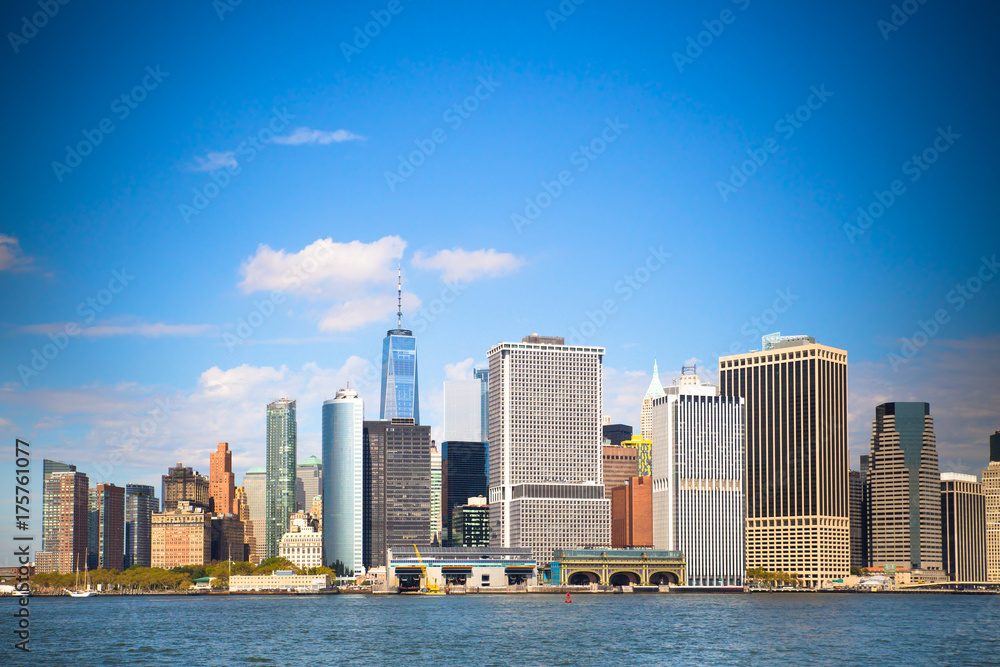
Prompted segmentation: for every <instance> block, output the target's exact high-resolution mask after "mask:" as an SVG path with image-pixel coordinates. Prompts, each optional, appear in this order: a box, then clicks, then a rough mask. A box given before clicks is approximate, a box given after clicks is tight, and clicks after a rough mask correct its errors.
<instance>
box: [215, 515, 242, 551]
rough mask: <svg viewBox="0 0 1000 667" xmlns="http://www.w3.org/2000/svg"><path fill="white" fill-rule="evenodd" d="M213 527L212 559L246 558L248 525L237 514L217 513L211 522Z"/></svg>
mask: <svg viewBox="0 0 1000 667" xmlns="http://www.w3.org/2000/svg"><path fill="white" fill-rule="evenodd" d="M209 525H210V527H211V535H212V537H211V551H212V560H215V561H227V560H233V561H243V560H246V547H245V546H244V538H245V536H246V526H244V525H243V522H242V521H240V519H239V517H238V516H236V515H235V514H215V515H213V516H212V517H211V520H210V522H209Z"/></svg>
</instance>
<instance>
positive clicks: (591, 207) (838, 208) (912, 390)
mask: <svg viewBox="0 0 1000 667" xmlns="http://www.w3.org/2000/svg"><path fill="white" fill-rule="evenodd" d="M404 4H405V3H404ZM724 4H725V5H729V4H730V3H729V2H728V1H727V2H726V3H724ZM732 4H733V5H734V6H733V7H730V9H731V11H732V12H733V13H732V16H733V17H734V18H735V22H734V23H733V24H731V25H730V24H727V25H726V26H725V30H724V32H723V33H721V34H720V35H718V36H717V37H713V36H712V35H710V34H705V37H711V39H710V40H709V41H711V44H710V45H709V46H707V47H705V46H697V41H696V40H697V39H698V38H699V36H700V35H702V34H704V33H703V30H704V29H705V25H706V23H708V24H711V25H716V24H715V23H713V21H717V20H718V11H719V8H718V7H708V6H705V5H697V4H694V5H689V6H684V7H674V8H666V7H662V6H657V5H650V4H648V3H641V4H636V5H631V6H630V10H629V11H626V12H619V11H617V10H615V9H614V8H612V7H609V6H590V5H588V6H586V7H583V6H580V7H578V9H577V11H575V12H574V13H573V15H572V16H571V17H563V18H566V20H565V21H557V22H556V23H553V22H552V21H551V20H550V19H549V18H547V17H546V13H545V10H544V9H543V8H541V7H539V6H537V5H535V4H531V3H523V2H514V3H509V4H508V5H507V6H506V7H505V8H503V9H501V8H498V7H478V8H474V9H465V10H461V11H455V12H449V11H434V10H431V9H417V8H416V7H415V6H414V7H409V6H408V7H407V9H405V10H404V11H403V13H402V14H400V15H399V16H395V17H394V18H393V22H392V24H391V25H388V26H386V27H385V28H384V30H382V31H381V34H380V35H379V36H378V37H377V38H375V39H372V40H371V44H370V45H368V46H366V47H365V48H364V49H361V50H360V51H359V52H358V53H353V52H349V53H348V54H345V52H344V50H343V48H341V47H340V44H341V42H344V43H347V44H350V43H351V40H352V36H353V35H354V31H355V28H356V27H359V26H364V25H365V24H366V23H367V22H368V21H370V20H372V18H371V14H370V11H371V8H363V7H359V6H348V7H344V8H342V9H335V8H330V7H316V8H312V10H314V12H315V13H314V14H313V15H312V16H313V20H310V21H305V22H303V21H301V20H300V17H295V16H292V14H293V13H291V12H284V13H282V12H273V13H272V12H268V11H266V10H265V9H264V8H262V7H258V6H251V5H249V4H247V3H243V4H242V5H241V6H239V7H238V8H234V11H233V12H231V13H227V14H225V15H224V16H217V15H216V13H215V12H214V11H212V9H211V8H210V7H207V6H206V7H204V8H202V9H203V10H204V11H201V12H200V13H199V11H197V10H192V9H190V8H183V7H179V6H178V7H169V8H165V9H162V10H157V13H156V14H155V20H154V21H153V23H154V24H155V26H156V27H157V30H155V31H150V30H146V27H147V26H149V25H150V12H152V11H154V10H150V9H149V8H146V7H131V8H128V9H127V10H122V11H113V10H111V9H108V8H103V7H98V8H93V9H90V10H88V11H86V12H84V11H82V10H80V12H79V15H78V16H75V17H73V18H71V19H68V18H67V17H69V16H71V14H72V13H73V12H70V10H67V11H68V12H69V13H66V14H61V15H60V16H58V17H55V18H53V19H52V20H51V21H50V22H49V23H48V25H46V26H44V28H43V29H40V30H39V31H38V32H39V34H38V35H37V36H35V37H32V38H31V39H29V40H28V42H27V43H24V44H19V45H18V46H17V47H16V48H11V50H10V51H8V54H7V55H8V58H9V59H10V60H9V63H10V65H11V66H10V67H7V68H4V69H3V71H2V73H0V77H2V80H3V82H4V83H5V84H6V85H7V87H8V89H10V90H15V91H19V93H18V95H19V96H23V97H19V98H18V99H19V100H20V99H23V100H24V101H25V103H23V104H21V103H18V104H14V105H11V108H10V109H9V110H8V118H9V120H10V121H11V126H12V127H17V128H19V130H20V131H18V132H12V133H8V135H7V136H5V137H3V138H2V139H0V141H2V142H3V146H4V149H5V154H6V155H12V156H19V157H18V159H17V160H11V161H10V163H9V164H7V165H5V169H6V171H5V172H4V174H5V176H6V179H5V183H7V184H8V188H9V191H10V197H8V199H7V200H6V205H7V208H6V213H7V215H6V216H4V219H5V221H6V222H5V224H4V226H3V227H0V286H2V290H0V293H2V294H3V304H4V306H5V309H4V312H5V317H4V319H3V324H4V327H2V333H3V334H4V336H5V337H6V338H5V344H4V345H3V346H0V367H2V368H3V374H2V378H0V391H2V393H0V435H2V436H4V437H10V438H13V437H22V438H25V439H27V440H28V441H30V442H32V443H34V445H35V446H36V447H38V448H39V449H40V450H44V451H46V452H48V454H49V455H50V456H54V457H55V458H70V457H69V456H64V455H63V452H64V451H68V452H71V453H72V460H73V461H74V463H75V464H76V465H78V466H79V468H80V470H83V471H86V472H87V474H88V475H89V476H90V477H91V478H92V479H93V480H94V482H95V483H100V482H108V483H113V484H116V485H123V484H128V483H137V484H147V485H152V486H154V487H155V488H157V489H159V477H160V476H161V475H162V474H163V472H164V469H165V467H166V465H167V464H168V462H169V463H170V464H172V463H173V462H176V461H183V462H185V464H186V465H193V466H195V467H196V468H197V469H200V470H202V471H203V472H206V473H207V472H208V468H209V464H208V463H207V460H208V455H209V453H210V452H211V451H212V450H213V449H214V448H215V443H217V442H229V443H230V448H231V450H232V451H233V470H234V472H235V473H237V476H239V475H241V474H243V473H244V472H245V471H247V470H248V469H250V468H252V467H256V466H261V465H263V464H264V447H263V442H262V438H261V435H260V433H261V424H262V420H263V415H262V414H261V413H262V410H261V408H260V406H261V405H262V404H264V403H266V402H267V401H269V400H272V399H273V398H274V397H276V396H292V397H295V398H297V399H298V400H299V405H300V410H299V421H300V423H301V425H302V428H301V430H300V433H299V443H298V445H299V452H300V454H301V457H305V456H307V455H316V456H318V455H319V454H320V444H321V426H320V424H321V410H322V403H323V401H324V400H326V399H329V398H330V397H331V396H333V395H334V393H335V392H336V391H337V390H338V389H340V388H342V387H346V386H348V383H350V385H349V386H350V387H352V388H355V389H357V390H358V391H359V393H360V395H361V396H362V397H363V398H364V399H365V401H366V405H367V411H368V414H366V415H365V418H366V419H375V418H377V416H378V415H377V412H378V408H379V405H378V398H377V395H378V385H379V374H380V357H379V354H380V348H379V342H380V339H381V338H382V337H383V335H384V333H385V331H386V330H387V329H389V328H391V327H393V326H395V325H396V324H397V319H396V317H395V312H396V311H397V301H396V295H395V294H394V293H393V292H394V290H395V286H396V280H397V271H398V270H399V269H398V268H397V267H400V266H401V272H402V274H403V276H402V277H403V280H404V281H405V284H406V293H405V294H404V295H403V303H402V310H403V313H404V325H405V326H407V327H409V328H411V329H412V330H413V332H414V334H415V336H416V337H417V338H419V349H420V374H421V376H422V377H421V378H420V384H421V391H420V392H419V394H420V395H419V401H420V403H421V404H422V405H421V406H420V408H421V410H420V412H421V414H420V422H421V423H422V424H425V425H429V426H431V428H432V437H433V438H434V439H436V440H437V441H438V442H441V441H442V438H441V436H440V427H441V426H442V422H443V414H442V413H443V394H442V386H443V382H444V381H445V380H446V379H449V378H452V377H455V378H458V377H468V376H469V374H470V372H471V369H472V368H474V367H475V366H477V365H481V364H482V363H484V362H485V354H486V351H487V350H488V349H489V348H490V347H491V346H492V345H494V344H496V343H497V342H498V341H502V340H516V339H519V338H520V336H522V335H523V334H524V333H525V332H530V331H539V332H542V333H548V334H553V335H564V336H566V337H567V339H568V340H571V341H573V340H577V339H578V338H579V339H585V340H582V341H580V342H583V343H585V344H588V345H600V346H603V347H605V349H606V350H607V354H606V357H605V372H604V379H605V386H604V387H603V395H604V399H605V400H604V406H603V408H604V409H603V412H604V414H607V415H610V416H612V418H613V421H614V422H615V423H625V424H629V425H632V426H633V428H634V429H636V431H638V429H639V426H640V423H639V417H638V407H637V403H638V402H637V400H636V399H637V398H639V397H641V396H642V394H643V392H644V391H645V389H646V387H647V386H648V385H649V381H650V369H651V363H652V361H653V360H654V359H655V360H657V361H658V362H659V369H660V371H661V376H662V379H663V382H664V384H666V385H669V384H670V382H671V380H672V379H673V378H674V377H676V376H677V375H678V373H679V371H680V368H681V367H682V366H685V365H693V363H697V365H698V366H699V373H700V374H701V375H702V377H704V378H705V379H706V381H713V380H714V379H715V375H717V369H716V368H715V366H716V363H717V361H716V360H717V359H718V358H719V357H720V356H724V355H727V354H732V353H733V352H734V351H745V350H748V349H751V348H756V347H759V339H760V336H761V335H763V334H766V333H769V332H774V331H781V332H783V333H785V334H789V333H790V334H795V333H799V332H809V333H810V334H812V335H814V336H816V337H817V339H819V340H824V341H828V342H829V344H830V345H834V346H836V347H838V348H840V349H845V350H848V351H849V352H850V362H849V368H848V376H849V378H850V389H849V393H848V397H849V400H850V404H849V406H848V419H849V421H848V426H849V439H848V440H849V447H850V458H849V462H850V465H851V467H856V466H857V460H858V455H859V454H861V453H863V452H865V451H867V449H868V440H869V438H868V436H869V435H870V433H869V431H870V416H871V411H872V409H873V407H874V406H876V405H879V404H882V403H885V402H888V401H900V402H907V401H926V402H929V403H931V404H932V405H934V406H935V412H936V424H935V426H936V430H937V436H938V449H939V453H940V456H941V459H942V468H947V469H948V470H955V471H959V472H965V473H978V472H979V471H980V470H981V468H982V457H981V456H980V454H979V443H980V442H981V441H982V439H983V437H984V434H989V433H992V432H993V431H994V430H995V429H996V427H997V425H996V423H995V415H996V414H997V412H998V407H1000V406H998V398H997V396H996V393H995V391H993V389H992V387H993V386H994V384H995V378H996V377H997V376H998V375H1000V327H998V322H997V317H996V313H997V308H996V307H995V305H996V303H997V296H998V292H997V290H998V288H1000V284H998V283H1000V280H997V279H996V276H995V274H996V272H997V270H998V267H997V265H996V260H995V253H996V252H997V251H998V250H1000V230H998V229H997V227H996V225H994V224H993V223H992V221H993V220H994V219H995V217H996V216H995V214H994V212H993V210H992V209H993V207H994V206H995V204H994V203H993V201H992V199H991V198H989V197H988V196H986V195H985V193H988V192H990V191H991V185H992V182H993V179H992V178H991V172H992V170H993V169H992V167H993V164H994V161H993V155H994V154H995V153H996V151H995V150H994V148H995V147H996V146H997V145H998V141H1000V131H998V128H997V126H996V123H995V122H994V120H993V118H992V115H991V114H990V112H989V110H990V109H992V108H994V104H993V102H991V100H993V101H996V100H997V98H998V93H997V91H996V90H995V89H994V88H993V87H991V86H983V85H982V83H981V82H982V77H980V76H978V72H979V71H980V70H981V64H982V63H983V62H989V53H991V52H992V50H993V49H994V48H995V47H994V46H993V45H992V37H991V35H990V34H989V33H988V32H987V30H988V28H987V26H989V25H991V19H989V16H991V15H994V12H995V11H996V10H995V9H994V8H992V7H989V8H986V9H985V10H983V11H984V12H985V14H976V15H975V16H976V20H971V18H970V16H971V15H970V13H969V12H971V9H968V8H959V9H953V10H951V11H945V9H944V8H940V9H934V8H930V7H926V6H923V5H922V6H921V11H920V14H919V16H918V17H914V18H913V20H910V21H908V22H907V23H906V25H905V26H903V27H902V28H900V30H898V31H893V33H892V34H885V33H883V32H881V31H880V30H879V29H877V27H876V26H877V22H878V21H879V20H882V19H884V18H885V16H884V14H885V12H884V11H882V9H884V8H874V7H872V6H870V5H866V4H865V3H860V2H851V3H847V4H846V5H843V6H840V7H837V8H836V9H834V8H833V7H825V6H824V7H815V6H802V7H793V8H786V9H784V10H782V11H781V12H778V10H776V9H775V8H773V7H770V6H764V5H760V4H759V3H751V2H747V3H743V2H742V1H741V2H739V3H732ZM34 6H35V5H32V7H34ZM35 11H38V10H37V9H31V12H32V13H33V12H35ZM73 11H76V10H73ZM27 15H29V13H27V9H22V8H19V7H18V6H17V5H16V3H15V4H13V5H10V6H9V7H6V8H5V11H4V15H3V18H4V19H5V23H4V24H5V25H8V26H9V30H12V31H15V32H16V31H17V30H18V26H20V25H21V19H22V17H23V16H27ZM980 17H982V20H980ZM220 19H223V20H220ZM472 25H475V26H477V30H469V27H470V26H472ZM136 26H141V28H139V30H138V31H137V28H136ZM789 26H801V27H802V28H801V29H797V30H789V29H788V28H789ZM817 26H822V30H817V29H816V27H817ZM178 32H183V33H184V34H187V35H189V36H190V38H191V40H193V42H195V43H199V44H203V45H205V46H204V48H203V49H202V50H200V51H199V50H191V49H188V48H185V47H184V46H183V45H181V44H180V43H178V42H177V41H176V40H175V39H171V38H169V37H167V35H170V34H177V33H178ZM147 33H148V34H147ZM153 33H156V34H153ZM274 33H277V34H278V35H279V37H278V39H279V42H280V46H281V47H282V48H281V53H282V54H283V55H282V57H281V58H280V59H274V58H273V57H271V55H270V54H269V53H266V52H253V53H247V54H245V55H244V57H243V58H241V59H237V60H234V59H232V58H230V57H229V54H232V53H236V52H239V53H242V51H243V50H244V48H245V44H246V39H247V36H257V35H268V36H270V35H272V34H274ZM817 33H821V34H817ZM121 35H128V36H130V37H129V38H128V39H124V40H123V39H120V36H121ZM139 35H144V36H145V38H143V39H140V38H139ZM288 35H295V36H296V37H295V38H294V39H292V38H290V37H288ZM689 40H695V46H696V47H697V48H695V47H689V46H688V45H689ZM703 41H704V39H703ZM762 44H763V45H767V46H766V47H763V48H762V47H761V45H762ZM843 44H857V45H859V46H858V49H857V50H854V51H851V52H849V53H845V52H844V51H843ZM95 45H96V46H95ZM928 45H940V47H939V48H938V47H934V48H931V49H929V48H928ZM688 48H691V49H692V52H695V51H698V50H699V49H700V50H701V51H703V53H695V56H696V57H693V58H692V57H691V56H690V55H685V51H686V49H688ZM65 53H74V54H78V57H74V58H72V59H69V60H67V59H65V58H64V57H63V56H64V54H65ZM831 54H836V55H837V57H830V55H831ZM678 56H680V58H678ZM932 56H933V57H932ZM685 59H692V62H687V61H686V60H685ZM403 82H405V85H403ZM123 98H124V100H127V101H128V103H126V102H125V101H123ZM67 99H71V100H73V103H72V104H68V103H66V100H67ZM456 107H457V109H458V110H457V111H456ZM43 111H44V112H43ZM789 118H791V120H788V119H789ZM803 119H805V120H803ZM105 120H106V121H107V122H106V123H103V127H104V129H103V130H102V129H100V128H101V127H102V121H105ZM109 124H110V125H109ZM112 126H113V131H112V130H109V128H110V127H112ZM88 137H90V138H88ZM432 137H437V139H434V138H432ZM36 138H37V139H36ZM98 138H100V141H99V143H96V145H92V144H94V143H95V142H97V141H98ZM770 140H773V143H769V142H770ZM254 144H256V145H257V147H255V146H254ZM81 145H82V146H83V148H80V146H81ZM764 146H775V150H774V151H773V152H770V151H769V150H765V149H764V148H762V147H764ZM81 153H87V154H86V155H80V154H81ZM73 154H75V156H74V155H73ZM765 158H766V159H765ZM748 160H749V161H750V162H747V161H748ZM418 163H419V164H418ZM54 165H62V166H55V167H54ZM563 172H565V176H564V177H563V178H560V174H562V173H563ZM747 172H752V173H749V175H747ZM387 175H388V176H387ZM897 183H898V185H896V184H897ZM720 184H722V186H723V187H722V189H721V190H720ZM859 210H860V211H861V213H860V214H859V213H858V211H859ZM680 320H683V326H678V324H677V323H678V322H679V321H680ZM70 325H71V328H70V329H69V331H71V332H73V333H67V326H70ZM652 332H656V334H655V335H654V334H653V333H652ZM734 348H739V349H738V350H734ZM36 353H37V354H36ZM906 359H908V360H907V361H904V360H906ZM10 465H11V464H10V462H9V461H0V473H3V474H4V475H6V476H7V478H9V473H10V471H11V470H12V469H11V467H10ZM35 477H36V479H35V480H34V481H33V484H32V495H33V496H34V497H36V498H38V497H40V496H41V493H42V490H41V483H40V482H39V481H38V480H37V477H38V475H35ZM8 498H9V494H6V495H4V496H2V497H0V507H8V505H9V503H10V501H9V499H8ZM8 508H9V507H8ZM10 530H11V529H10V528H9V527H8V526H3V527H2V528H0V536H8V537H9V535H10V533H9V531H10ZM33 530H34V531H35V532H34V534H36V535H38V532H37V531H38V530H39V528H38V527H37V526H36V527H34V528H33Z"/></svg>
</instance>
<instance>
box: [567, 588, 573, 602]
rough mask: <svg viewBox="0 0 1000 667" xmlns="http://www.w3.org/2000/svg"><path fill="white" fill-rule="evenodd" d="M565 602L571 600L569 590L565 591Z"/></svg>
mask: <svg viewBox="0 0 1000 667" xmlns="http://www.w3.org/2000/svg"><path fill="white" fill-rule="evenodd" d="M566 602H567V603H569V602H572V600H571V599H570V597H569V591H566Z"/></svg>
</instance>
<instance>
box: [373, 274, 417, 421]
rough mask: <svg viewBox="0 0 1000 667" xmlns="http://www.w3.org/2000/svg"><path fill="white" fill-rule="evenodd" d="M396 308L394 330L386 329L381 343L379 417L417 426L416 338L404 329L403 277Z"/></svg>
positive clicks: (399, 285)
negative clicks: (408, 421) (400, 420)
mask: <svg viewBox="0 0 1000 667" xmlns="http://www.w3.org/2000/svg"><path fill="white" fill-rule="evenodd" d="M398 296H399V308H398V310H397V312H396V328H395V329H389V330H388V331H387V332H386V333H385V338H384V339H383V341H382V395H381V400H380V403H379V418H380V419H382V420H384V421H389V420H392V419H412V420H413V423H414V424H419V423H420V391H419V384H418V383H417V339H416V338H414V336H413V332H412V331H410V330H409V329H404V328H403V305H402V304H403V285H402V274H400V282H399V284H398Z"/></svg>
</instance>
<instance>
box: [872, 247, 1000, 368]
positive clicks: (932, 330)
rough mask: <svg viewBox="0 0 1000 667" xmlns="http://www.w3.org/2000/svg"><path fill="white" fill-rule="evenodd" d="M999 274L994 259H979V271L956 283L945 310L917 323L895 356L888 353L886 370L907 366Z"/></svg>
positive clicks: (995, 259) (948, 295) (947, 296)
mask: <svg viewBox="0 0 1000 667" xmlns="http://www.w3.org/2000/svg"><path fill="white" fill-rule="evenodd" d="M997 273H1000V263H998V262H997V256H996V255H993V256H992V257H989V258H987V257H985V256H984V257H982V258H981V262H980V264H979V268H978V269H977V270H976V272H975V273H973V274H972V275H971V276H969V277H968V278H966V279H965V280H964V281H962V282H959V283H956V284H955V287H954V289H952V290H949V291H948V293H947V294H946V295H945V303H946V304H948V307H944V308H938V309H937V310H935V311H934V313H933V315H932V316H931V317H930V318H928V319H927V320H917V330H916V331H914V332H913V335H912V336H910V337H909V338H904V339H903V342H902V343H901V344H900V346H899V351H898V352H890V353H889V354H887V355H886V359H887V360H888V361H889V366H890V368H892V370H893V371H899V369H900V367H901V366H903V365H905V364H907V363H909V362H910V360H911V359H913V358H914V357H916V356H917V354H918V353H919V352H920V350H922V349H924V348H925V347H926V346H927V344H928V343H929V342H930V341H931V340H933V339H934V338H935V337H936V336H937V335H938V333H940V331H941V327H942V326H944V325H945V324H947V323H948V322H950V321H951V316H952V313H957V312H960V311H961V310H962V309H963V308H965V307H966V306H967V305H968V304H969V302H970V301H972V300H973V299H974V298H975V297H976V294H978V293H979V292H980V291H981V290H982V289H983V287H984V286H985V285H986V283H988V282H990V281H991V280H993V278H994V277H995V276H996V275H997Z"/></svg>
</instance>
